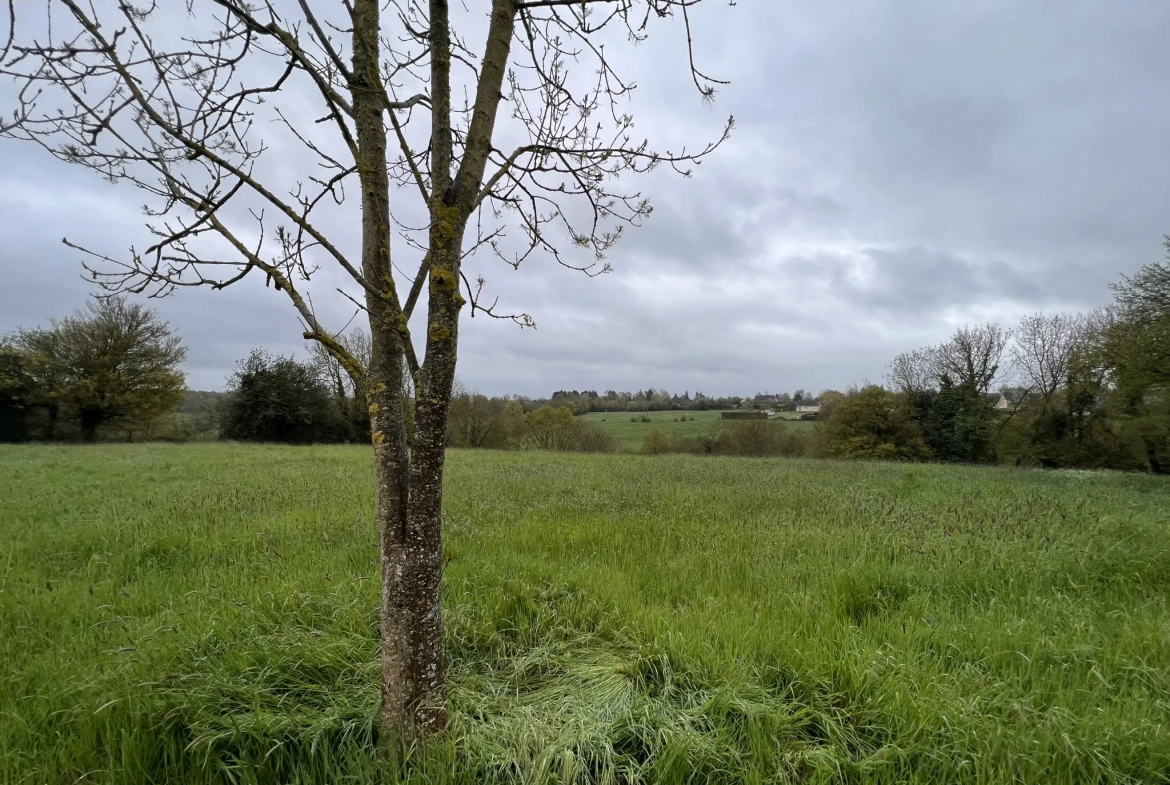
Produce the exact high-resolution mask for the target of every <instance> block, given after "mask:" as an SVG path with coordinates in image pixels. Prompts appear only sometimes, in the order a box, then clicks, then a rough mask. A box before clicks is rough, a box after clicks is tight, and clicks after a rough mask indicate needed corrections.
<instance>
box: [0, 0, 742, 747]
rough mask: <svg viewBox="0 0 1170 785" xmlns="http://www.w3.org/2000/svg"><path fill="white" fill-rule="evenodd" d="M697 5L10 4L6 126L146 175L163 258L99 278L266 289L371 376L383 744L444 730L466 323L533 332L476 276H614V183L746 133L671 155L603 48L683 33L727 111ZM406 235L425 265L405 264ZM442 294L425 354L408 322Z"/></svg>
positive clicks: (158, 289)
mask: <svg viewBox="0 0 1170 785" xmlns="http://www.w3.org/2000/svg"><path fill="white" fill-rule="evenodd" d="M699 2H700V0H491V2H490V3H476V4H472V5H474V6H475V7H476V8H477V11H471V10H465V11H464V12H462V13H460V12H458V9H456V13H452V10H451V8H450V7H449V0H426V2H424V1H423V0H337V2H336V3H332V4H330V3H325V2H310V0H256V1H255V2H244V0H186V3H185V4H184V5H185V10H186V16H184V17H177V16H176V15H175V13H176V9H175V7H174V6H176V5H178V4H177V3H166V4H165V8H166V9H168V10H166V11H164V10H163V9H164V4H162V3H160V2H158V0H137V2H135V0H124V1H123V2H119V3H105V2H102V3H91V2H85V0H41V1H40V2H29V1H27V0H26V1H25V2H19V3H18V2H17V1H16V0H7V10H8V13H7V15H6V16H7V20H4V19H0V24H5V22H7V23H9V24H10V27H9V29H8V31H7V33H4V32H0V63H3V65H2V66H0V73H3V74H5V75H7V76H8V77H10V78H12V79H14V80H15V82H16V100H15V104H14V106H12V107H11V108H10V110H9V111H5V112H4V115H3V116H4V117H5V118H10V119H4V120H0V134H2V135H3V136H6V137H8V138H10V139H19V140H25V141H28V142H31V143H33V144H35V145H39V146H41V147H42V148H44V149H45V150H47V151H48V152H49V153H51V154H52V155H53V156H55V157H57V158H58V159H60V160H61V161H64V162H66V163H70V164H74V165H79V166H83V167H86V168H89V169H92V170H94V171H95V172H96V173H98V174H100V175H102V176H103V177H105V178H107V179H109V180H112V181H115V182H129V183H131V184H133V185H134V186H135V187H137V188H138V189H139V190H140V191H141V193H142V194H143V195H144V199H145V201H146V211H147V214H148V216H149V223H148V224H147V228H148V229H149V231H150V233H151V234H152V235H153V240H152V242H151V244H150V245H149V246H148V247H146V248H144V249H138V248H131V249H130V252H129V253H128V254H127V255H126V256H111V255H108V254H107V253H105V252H100V251H89V250H86V249H81V248H79V250H81V251H83V252H84V253H85V254H86V256H87V261H86V262H85V269H86V270H87V271H88V272H89V274H90V275H91V276H92V277H93V279H94V280H95V281H97V282H98V283H100V285H101V286H103V287H104V288H105V290H106V291H107V292H114V293H119V292H129V293H146V294H148V295H150V296H161V295H165V294H168V293H170V292H171V291H173V290H175V289H176V288H179V287H188V286H208V287H211V288H215V289H220V288H223V287H226V286H230V285H233V284H235V283H237V282H239V281H240V280H242V279H244V278H246V277H248V276H250V275H252V276H254V275H262V276H264V279H265V281H266V285H271V286H272V287H273V288H274V289H275V290H276V291H278V292H281V293H283V295H284V296H285V297H287V298H288V299H289V301H290V303H291V305H292V306H293V307H294V308H295V309H296V311H297V313H298V314H299V317H300V319H301V320H302V322H303V325H304V336H305V338H306V339H308V340H313V341H316V342H318V343H320V344H322V345H323V346H324V347H325V348H326V349H327V350H328V351H329V353H330V354H331V355H332V356H333V357H335V358H336V359H337V361H338V362H339V363H341V365H342V366H343V367H344V368H345V369H346V371H347V372H348V373H349V375H350V376H351V377H354V378H365V379H366V381H367V399H368V408H369V413H370V418H371V429H372V433H373V444H374V455H375V465H376V478H377V528H378V533H379V540H380V552H381V568H382V594H381V639H382V724H383V728H384V729H385V730H388V731H390V730H393V731H397V730H401V731H403V733H404V734H405V735H406V737H407V738H409V737H412V736H414V735H417V734H421V733H426V732H430V731H435V730H438V729H441V728H442V727H443V726H444V725H445V723H446V711H445V708H444V699H443V680H444V661H443V651H442V642H443V632H442V630H443V627H442V617H441V607H440V565H441V559H440V554H441V549H440V536H441V533H440V521H441V516H440V509H441V504H442V478H443V465H444V450H445V441H444V434H445V431H446V422H447V409H448V404H449V400H450V393H451V385H452V382H453V380H454V375H455V363H456V348H457V345H458V336H459V315H460V313H461V312H462V311H463V308H464V306H465V305H470V312H471V315H472V316H474V315H475V314H476V313H477V312H482V313H485V314H489V315H492V316H496V317H500V318H510V319H513V320H514V321H516V322H518V323H520V324H531V322H532V320H531V318H530V317H529V316H528V315H527V314H524V313H515V314H509V313H503V312H499V311H497V305H496V301H495V300H492V301H491V302H490V303H489V302H488V300H487V299H486V298H485V297H483V296H482V294H483V290H484V287H485V282H484V278H483V276H482V275H479V276H473V275H469V274H468V272H467V270H466V269H465V266H464V265H465V263H467V262H468V257H469V256H470V255H472V254H474V253H476V252H477V251H484V252H486V253H487V254H489V255H494V256H496V257H498V258H499V259H502V260H503V261H505V262H506V263H508V264H509V265H511V266H513V267H515V266H518V265H519V264H520V263H521V262H523V261H524V260H525V259H527V258H529V256H531V255H533V254H546V255H549V256H551V257H552V258H553V259H555V260H557V261H559V262H560V263H561V264H563V265H565V266H567V267H571V268H574V269H577V270H582V271H584V272H586V273H587V274H589V275H595V274H598V273H600V272H604V271H606V270H607V269H608V265H607V264H606V263H605V261H604V257H605V254H606V252H607V251H609V250H610V248H611V247H612V246H613V244H614V242H616V241H617V239H618V238H619V236H620V235H621V230H622V228H623V226H625V225H630V224H635V225H636V224H638V223H640V222H641V220H642V219H644V218H645V217H646V216H647V215H649V213H650V206H649V203H648V202H647V201H646V199H645V198H643V197H642V195H641V194H640V193H638V192H633V191H627V190H624V186H625V184H626V183H627V182H628V180H627V179H619V178H625V176H626V175H630V174H636V173H643V172H647V171H649V170H651V169H652V168H654V167H655V166H657V165H659V164H662V163H666V164H668V165H670V166H672V167H674V168H675V169H677V170H678V171H680V172H682V173H684V174H685V173H687V172H688V170H687V169H686V167H687V166H689V165H690V164H691V163H693V162H695V161H697V160H698V159H700V158H702V157H703V156H705V155H706V154H708V153H710V152H711V151H712V150H713V149H714V148H715V147H716V146H718V144H719V143H720V142H721V141H722V139H724V138H726V136H727V133H728V132H729V131H730V128H731V122H730V120H729V121H728V123H727V125H726V126H725V127H724V129H723V132H722V134H721V135H719V136H718V138H717V139H716V141H715V142H713V143H711V144H708V145H707V146H705V147H702V148H701V149H698V150H695V151H688V150H685V149H684V150H681V151H678V152H673V153H672V152H670V151H665V152H655V151H654V150H652V149H651V148H650V147H649V145H648V143H647V142H646V141H644V140H641V139H638V138H636V137H635V136H634V128H633V118H632V117H631V116H630V114H629V112H628V111H627V109H626V106H625V102H626V101H627V99H628V98H629V97H630V95H631V92H632V91H633V89H634V84H633V82H631V81H627V80H626V79H625V78H624V77H623V76H622V75H620V74H619V73H618V72H617V70H616V69H615V67H614V65H613V63H612V62H611V60H610V59H609V57H608V55H607V51H612V48H611V49H610V50H607V49H606V44H607V43H612V44H618V45H620V43H621V42H622V41H623V40H628V41H632V42H636V41H641V40H642V39H644V38H645V37H646V34H647V29H648V25H649V23H650V21H651V20H654V19H660V18H668V17H677V18H679V19H680V20H681V22H682V26H683V30H684V31H685V34H686V42H687V47H686V51H687V52H688V55H689V60H688V63H687V64H686V65H685V66H684V68H687V69H689V79H690V80H691V81H693V83H694V85H695V87H696V88H697V90H698V92H699V93H700V95H701V96H702V97H703V98H704V99H709V98H710V97H711V96H712V95H713V93H714V88H715V86H716V85H717V84H718V82H717V81H716V80H713V79H711V78H710V77H708V76H706V75H704V74H703V73H702V72H701V71H700V70H698V69H697V68H696V67H695V64H694V58H693V54H690V53H691V45H690V44H691V29H692V25H691V18H690V15H691V13H693V8H694V7H695V6H696V5H697V4H698V3H699ZM478 9H483V10H488V11H489V13H488V15H487V17H486V19H485V18H484V17H483V16H482V15H481V14H482V11H480V10H478ZM177 21H181V24H176V22H177ZM471 34H475V35H483V36H484V43H483V44H482V46H481V47H480V48H478V49H474V48H473V47H472V45H471V44H470V43H468V36H469V35H471ZM461 95H466V96H467V97H466V98H463V99H462V100H461V101H460V102H459V103H456V99H457V98H458V97H459V96H461ZM502 103H503V104H505V105H506V107H505V111H504V112H503V113H502V114H503V118H502V119H503V122H497V120H498V118H499V115H500V114H501V113H500V108H501V104H502ZM309 112H313V114H309ZM498 125H499V126H500V127H499V128H497V126H498ZM270 151H272V152H273V153H278V154H280V153H283V154H281V157H280V161H279V162H277V161H274V160H272V156H269V155H266V154H267V153H269V152H270ZM355 188H356V192H357V194H358V199H359V202H360V232H355V231H354V226H353V224H354V223H356V221H357V220H358V219H357V217H356V216H357V215H358V211H356V210H353V209H348V210H346V209H341V208H340V206H341V205H342V204H343V203H345V204H348V203H346V199H347V197H348V196H349V195H350V194H351V193H352V192H353V191H354V190H355ZM412 198H414V199H417V201H416V202H414V205H413V209H412V207H411V206H410V205H409V200H410V199H412ZM392 199H393V200H394V204H395V209H394V210H393V211H392V210H391V202H392ZM396 231H397V233H398V236H400V237H402V238H403V239H404V240H405V246H406V250H405V253H402V252H396V253H394V254H392V253H391V240H392V237H393V236H394V234H395V232H396ZM355 234H357V235H360V243H354V244H353V245H356V246H358V247H356V248H355V247H350V243H349V242H348V239H349V238H350V237H353V236H355ZM558 235H559V236H560V238H563V239H564V240H567V244H566V245H565V247H566V248H567V249H568V250H567V251H566V250H562V248H561V246H560V245H559V244H558V242H557V241H558V239H560V238H558ZM73 247H77V246H73ZM408 260H413V261H412V262H411V266H410V269H408V268H407V261H408ZM310 279H313V280H314V281H316V282H317V284H318V286H317V291H318V294H319V295H320V294H322V293H325V294H328V293H330V292H332V291H334V290H336V291H338V292H340V293H341V295H342V296H344V297H345V298H347V300H348V301H349V302H352V303H353V304H354V306H355V307H357V308H360V309H361V310H363V311H364V312H365V313H366V314H367V316H368V321H369V327H370V333H371V339H372V340H371V355H370V359H369V363H368V365H365V366H363V364H362V363H361V362H360V360H359V358H357V357H355V356H354V355H353V353H352V352H350V351H348V350H347V348H346V347H345V346H344V345H343V343H342V342H341V341H339V340H338V338H337V335H336V332H335V331H334V330H331V329H330V326H329V325H327V324H326V323H325V322H324V320H323V319H319V318H318V315H317V312H316V310H315V308H314V305H313V300H312V299H310V296H309V294H310V292H309V286H308V284H309V281H310ZM338 282H340V285H339V284H338ZM424 295H425V300H426V307H425V312H426V316H425V329H424V330H423V335H422V336H420V343H421V344H422V352H421V358H420V355H419V352H418V351H416V346H415V341H414V333H413V331H412V328H411V317H412V315H414V313H415V311H416V307H417V306H419V304H420V303H421V302H422V300H423V299H424ZM407 378H409V379H410V380H411V381H412V382H413V386H414V390H415V391H416V395H415V399H416V403H415V410H414V423H415V439H414V442H413V446H412V448H411V449H410V450H408V449H407V438H406V430H405V424H404V413H403V389H404V388H405V386H406V385H405V381H406V379H407ZM386 735H387V736H389V735H390V734H389V733H387V734H386Z"/></svg>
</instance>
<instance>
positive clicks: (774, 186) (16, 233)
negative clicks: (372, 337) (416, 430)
mask: <svg viewBox="0 0 1170 785" xmlns="http://www.w3.org/2000/svg"><path fill="white" fill-rule="evenodd" d="M322 1H323V2H324V0H322ZM176 5H178V4H176ZM704 5H705V6H706V5H709V8H707V9H706V11H705V13H703V14H702V16H701V18H700V19H698V20H697V22H696V29H695V37H696V47H697V53H698V57H699V65H700V66H701V67H702V68H703V69H704V70H705V71H707V72H709V73H712V74H713V75H715V76H718V77H720V78H724V79H728V80H730V81H731V84H730V85H729V86H727V87H725V88H724V89H722V90H721V91H720V92H719V94H718V95H717V97H716V100H715V101H714V103H713V104H710V105H706V104H704V103H703V102H702V101H701V100H700V99H699V98H698V97H697V96H696V95H695V92H694V90H693V88H689V85H690V82H689V78H688V76H687V73H686V71H685V59H682V55H683V53H682V50H681V49H680V47H679V41H680V40H681V39H680V38H679V36H680V35H681V34H682V31H681V29H680V28H679V27H677V26H669V25H659V26H658V27H657V28H655V29H654V37H653V38H652V39H651V40H650V41H649V42H647V43H645V44H643V45H641V46H640V47H638V48H636V49H632V50H629V51H626V52H624V53H623V55H622V56H623V68H624V69H625V70H626V71H627V72H628V73H630V74H632V75H633V76H634V77H635V78H636V81H637V82H638V83H639V89H638V94H637V98H636V100H635V101H634V102H633V105H632V107H631V108H632V109H633V111H634V113H635V116H636V117H637V119H638V129H639V130H640V131H642V132H644V133H646V134H648V135H650V136H651V138H652V139H653V138H655V135H656V134H657V135H658V136H666V137H668V138H669V140H670V141H671V142H672V143H674V142H676V141H677V140H683V139H686V140H690V141H691V142H693V143H701V142H703V141H706V140H709V139H711V138H714V137H715V136H717V134H718V131H719V127H720V123H721V122H722V121H723V120H724V119H725V118H726V116H727V115H729V114H734V115H735V117H736V123H737V130H736V131H735V133H734V135H733V136H732V138H731V140H730V141H729V142H728V143H727V144H726V145H725V147H724V148H722V149H721V150H720V151H718V153H717V154H716V155H715V156H714V157H712V158H711V159H709V160H708V161H707V162H706V163H704V164H703V165H702V166H701V167H699V168H698V169H697V170H696V172H695V175H694V176H693V177H692V178H690V179H687V180H684V179H680V178H678V177H672V176H666V174H665V173H663V174H655V175H654V176H652V177H651V178H649V179H648V180H646V181H645V182H644V183H643V184H642V185H644V187H645V191H646V193H647V194H648V195H649V196H650V197H651V199H652V201H653V204H654V207H655V210H654V214H653V216H652V217H651V218H650V220H649V221H648V222H647V224H646V225H645V226H644V227H643V228H641V229H638V230H635V231H633V232H631V233H630V234H628V235H627V236H626V237H625V238H624V239H623V240H622V242H621V243H620V244H619V245H618V246H617V248H616V249H615V250H614V252H613V253H612V255H611V256H610V261H611V262H612V264H613V266H614V268H615V269H614V272H612V273H610V274H608V275H605V276H601V277H598V278H595V279H587V278H585V277H584V276H582V275H580V274H576V273H572V272H570V271H567V270H565V269H563V268H560V267H558V266H557V265H556V264H555V263H552V262H549V261H546V260H533V261H531V262H529V263H527V264H525V265H524V266H522V267H521V268H520V269H519V270H518V271H515V272H513V271H511V270H510V269H509V268H507V267H504V266H503V265H501V264H500V263H498V262H494V263H493V262H492V261H491V260H488V259H486V258H484V259H483V260H482V261H480V260H478V259H477V260H476V261H475V262H473V269H472V271H471V272H472V273H473V274H480V273H482V274H484V275H485V277H486V278H487V279H488V286H489V289H490V290H491V291H492V292H493V294H498V295H499V296H500V301H501V304H502V305H504V306H508V307H511V308H514V309H516V310H524V311H527V312H529V313H531V314H532V316H533V317H534V319H535V320H536V323H537V329H536V330H521V329H519V328H516V327H514V326H512V325H510V324H509V323H507V322H498V321H493V320H490V319H485V318H482V317H477V318H475V319H474V320H471V319H464V322H463V333H462V347H461V352H460V361H459V363H460V364H459V377H460V379H461V380H462V381H463V383H464V384H465V385H466V386H467V387H470V388H473V389H478V390H480V391H482V392H485V393H488V394H503V393H521V394H525V395H532V396H538V395H547V394H548V393H550V392H551V391H552V390H554V389H559V388H576V389H586V388H598V389H602V390H604V389H611V388H613V389H619V390H625V389H637V388H642V389H644V388H646V387H656V388H666V389H668V390H669V391H671V392H678V393H681V392H683V391H684V390H689V391H691V392H692V393H693V392H695V391H696V390H701V391H703V392H705V393H708V394H754V393H756V392H764V391H770V392H779V391H788V392H791V391H792V390H794V389H796V388H798V387H800V388H806V389H811V390H820V389H823V388H826V387H834V388H844V387H845V386H847V385H849V384H850V383H860V382H864V381H866V380H871V381H880V380H881V379H882V378H883V377H884V375H885V364H886V363H887V362H888V361H889V360H890V358H892V357H893V356H894V355H895V354H897V353H898V352H900V351H903V350H906V349H912V348H915V347H917V346H921V345H924V344H927V343H934V342H938V341H940V340H942V339H943V338H945V337H946V336H947V334H949V333H950V331H951V330H952V329H953V328H954V327H955V326H957V325H961V324H963V323H965V322H982V321H986V320H989V319H991V320H997V321H1002V322H1004V323H1012V322H1014V321H1015V320H1016V319H1018V317H1019V316H1020V315H1022V314H1024V313H1027V312H1032V311H1036V310H1061V309H1084V308H1090V307H1093V306H1096V305H1100V304H1104V303H1105V302H1106V301H1107V300H1108V295H1109V292H1108V287H1107V285H1108V283H1109V282H1110V281H1113V280H1116V279H1117V278H1118V276H1119V275H1120V274H1122V273H1128V272H1132V271H1133V270H1135V269H1136V268H1137V267H1139V266H1140V265H1141V264H1143V263H1146V262H1151V261H1157V260H1159V259H1160V258H1161V256H1162V236H1163V234H1164V233H1167V232H1170V176H1168V175H1170V143H1168V140H1170V100H1167V95H1168V92H1167V91H1168V89H1170V47H1168V46H1167V45H1166V42H1165V32H1166V31H1167V30H1170V3H1167V2H1165V0H1125V2H1120V3H1119V2H1108V1H1107V0H1101V1H1100V2H1087V1H1082V0H1050V1H1043V2H1042V1H1040V0H1036V1H1027V2H1025V1H1024V0H1016V1H1014V2H1007V1H1006V0H1005V1H1003V2H997V1H994V0H950V1H949V2H948V1H946V0H885V1H884V2H879V1H877V0H874V1H873V2H866V1H864V0H859V1H857V2H850V3H814V2H800V3H797V2H781V0H739V2H738V5H737V6H736V7H732V8H729V7H727V5H726V3H725V2H721V1H720V0H708V3H705V4H704ZM3 95H6V93H0V97H2V96H3ZM4 112H5V114H7V113H8V109H7V108H6V109H4ZM141 202H142V198H141V195H140V194H139V193H137V192H136V191H134V190H133V189H132V188H130V187H129V186H114V185H110V184H108V183H105V182H103V181H101V180H99V179H98V178H97V177H96V176H94V175H92V174H91V173H89V172H87V171H82V170H78V169H75V168H73V167H70V166H68V165H65V164H62V163H60V162H58V161H55V160H53V159H52V158H50V157H49V156H48V155H47V154H44V153H43V152H41V151H39V150H37V149H35V148H33V147H31V146H28V145H22V144H19V143H16V142H11V141H6V140H0V332H7V331H9V330H11V329H13V328H16V327H18V326H32V325H36V324H40V323H44V322H45V321H46V320H48V319H49V318H50V317H53V316H62V315H64V314H66V313H68V312H69V311H70V310H73V309H74V308H76V307H78V306H80V305H82V304H84V301H85V298H86V296H87V294H88V293H89V292H90V291H91V289H90V288H89V286H88V284H87V283H86V282H85V281H83V280H82V279H81V277H80V272H81V266H80V259H79V256H78V254H77V253H76V252H73V251H71V250H69V249H68V248H66V247H65V246H63V245H62V244H61V243H60V239H61V237H62V236H63V235H68V236H69V237H70V239H71V240H73V239H76V240H77V241H79V242H82V243H84V244H87V245H89V246H92V247H95V248H97V249H99V250H103V251H107V252H109V253H111V254H118V253H122V252H123V251H124V250H125V249H126V248H127V247H128V246H130V245H131V244H137V245H139V246H142V245H145V244H146V242H144V241H145V239H146V237H145V234H144V232H143V230H142V215H141V210H140V208H141ZM350 209H352V210H354V213H355V216H354V219H355V220H356V210H357V208H356V207H352V208H350ZM354 225H355V226H356V223H355V224H354ZM155 304H156V305H157V307H158V308H159V309H160V310H161V311H162V313H163V314H164V316H165V317H166V318H167V319H169V320H170V321H171V322H172V324H174V326H175V327H177V328H178V330H179V331H180V332H181V334H182V335H183V337H184V339H185V340H186V342H187V344H188V346H189V348H190V359H189V360H188V362H187V364H186V370H187V374H188V384H189V385H190V386H191V387H192V388H195V389H219V388H221V387H222V385H223V381H224V377H225V376H226V375H227V373H228V372H229V371H230V370H231V368H232V365H233V364H234V363H235V361H236V360H237V359H239V358H240V357H242V356H244V355H245V354H247V352H248V350H249V349H250V348H251V347H253V346H264V347H266V348H267V349H269V350H271V351H273V352H281V353H293V352H297V353H302V354H303V351H304V350H303V342H302V341H301V340H300V328H299V327H298V325H297V322H296V319H295V318H294V314H293V312H292V310H291V308H290V306H289V305H288V303H287V301H286V300H284V299H282V295H280V294H277V293H275V292H273V291H272V290H270V289H268V290H266V289H264V288H263V287H261V286H258V285H245V286H241V287H239V288H235V289H230V290H225V291H220V292H210V291H196V290H184V291H181V292H179V293H178V294H176V295H174V296H173V297H171V298H168V299H166V300H162V301H155ZM330 307H331V308H333V311H331V312H330V316H331V317H334V318H335V320H339V321H340V323H344V322H345V320H346V319H347V318H348V315H347V313H346V312H345V309H344V308H343V307H341V305H333V306H330Z"/></svg>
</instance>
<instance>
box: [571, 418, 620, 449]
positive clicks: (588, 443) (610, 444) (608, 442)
mask: <svg viewBox="0 0 1170 785" xmlns="http://www.w3.org/2000/svg"><path fill="white" fill-rule="evenodd" d="M575 425H576V427H575V429H574V430H575V431H576V434H577V449H578V450H580V451H581V452H617V450H618V443H617V439H615V438H614V437H613V435H612V434H611V433H610V432H609V431H607V430H605V429H604V428H598V427H597V426H596V425H591V424H590V423H586V422H577V423H575Z"/></svg>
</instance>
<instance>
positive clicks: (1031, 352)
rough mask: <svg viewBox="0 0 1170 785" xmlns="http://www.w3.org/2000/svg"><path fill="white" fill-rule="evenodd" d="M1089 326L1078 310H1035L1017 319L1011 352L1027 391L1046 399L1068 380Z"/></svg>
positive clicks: (1084, 343) (1085, 339) (1084, 341)
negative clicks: (1076, 311) (1049, 311)
mask: <svg viewBox="0 0 1170 785" xmlns="http://www.w3.org/2000/svg"><path fill="white" fill-rule="evenodd" d="M1088 328H1089V324H1088V318H1087V317H1086V316H1085V315H1084V314H1079V313H1053V314H1045V313H1036V314H1032V315H1030V316H1025V317H1024V318H1023V319H1022V320H1020V325H1019V327H1017V328H1016V330H1015V336H1014V337H1015V343H1014V345H1013V346H1012V352H1011V355H1012V360H1013V362H1014V363H1015V367H1016V369H1017V370H1018V371H1019V373H1020V374H1021V376H1022V377H1023V379H1022V381H1023V383H1024V385H1025V386H1026V387H1027V389H1028V390H1029V391H1030V392H1032V393H1034V394H1036V395H1038V396H1040V397H1041V398H1042V399H1043V400H1045V401H1047V400H1050V399H1051V398H1052V396H1053V395H1055V394H1056V391H1057V390H1059V389H1060V388H1061V386H1063V385H1065V384H1067V383H1068V380H1069V374H1070V372H1071V370H1072V364H1073V362H1074V361H1075V359H1076V357H1077V355H1078V354H1079V353H1080V352H1082V350H1083V349H1084V348H1085V346H1086V342H1087V339H1088Z"/></svg>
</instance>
